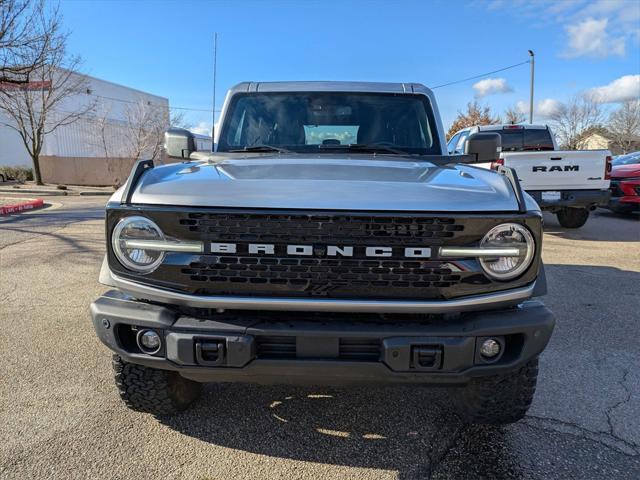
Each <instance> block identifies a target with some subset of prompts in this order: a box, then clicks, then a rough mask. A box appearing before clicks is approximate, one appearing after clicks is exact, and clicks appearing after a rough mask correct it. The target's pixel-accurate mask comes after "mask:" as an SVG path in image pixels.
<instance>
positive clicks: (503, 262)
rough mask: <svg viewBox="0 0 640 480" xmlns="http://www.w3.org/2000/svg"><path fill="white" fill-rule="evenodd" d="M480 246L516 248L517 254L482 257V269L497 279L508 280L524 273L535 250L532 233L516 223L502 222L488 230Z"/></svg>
mask: <svg viewBox="0 0 640 480" xmlns="http://www.w3.org/2000/svg"><path fill="white" fill-rule="evenodd" d="M480 246H481V247H484V248H517V249H518V252H519V253H518V255H515V256H504V257H483V258H481V259H480V264H481V265H482V268H483V270H484V271H485V272H486V273H487V274H488V275H489V276H490V277H493V278H495V279H497V280H510V279H512V278H515V277H517V276H519V275H520V274H522V273H524V272H525V270H527V268H529V265H531V262H532V261H533V254H534V252H535V242H534V240H533V235H531V232H529V230H528V229H527V228H526V227H523V226H522V225H520V224H517V223H503V224H501V225H498V226H496V227H493V228H492V229H491V230H489V233H487V234H486V235H485V236H484V238H483V239H482V242H480Z"/></svg>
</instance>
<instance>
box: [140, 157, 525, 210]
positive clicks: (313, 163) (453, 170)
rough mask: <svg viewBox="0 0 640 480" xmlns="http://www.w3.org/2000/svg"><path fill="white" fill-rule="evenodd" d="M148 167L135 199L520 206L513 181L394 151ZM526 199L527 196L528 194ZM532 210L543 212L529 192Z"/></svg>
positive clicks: (276, 205) (253, 204) (305, 205)
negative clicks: (381, 153) (394, 153)
mask: <svg viewBox="0 0 640 480" xmlns="http://www.w3.org/2000/svg"><path fill="white" fill-rule="evenodd" d="M206 158H207V160H200V161H198V160H193V161H190V162H185V163H178V164H170V165H165V166H161V167H157V168H154V169H152V170H149V171H148V172H146V173H145V174H144V175H143V176H142V178H141V179H140V181H139V183H138V185H137V187H136V189H135V191H134V193H133V195H132V198H131V202H132V203H134V204H153V205H179V206H199V207H231V208H234V207H238V208H273V209H313V210H352V211H353V210H361V211H421V212H424V211H442V212H463V211H466V212H469V211H478V212H480V211H483V212H486V211H515V210H517V208H518V204H517V200H516V197H515V194H514V192H513V189H512V188H511V185H510V184H509V182H508V180H507V179H506V178H504V177H503V176H502V175H499V174H497V173H495V172H492V171H490V170H484V169H481V168H476V167H471V166H466V165H455V166H446V167H438V166H436V165H434V164H433V163H430V162H425V161H416V160H413V159H411V157H397V156H389V155H337V156H336V155H329V154H318V155H302V154H296V155H289V154H287V155H278V154H268V155H264V154H262V155H255V154H233V155H232V154H209V155H208V156H206ZM527 197H528V196H527ZM527 202H528V208H529V209H536V210H537V209H538V207H537V205H536V204H535V202H533V200H532V199H531V198H530V197H528V198H527Z"/></svg>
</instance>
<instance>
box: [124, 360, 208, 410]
mask: <svg viewBox="0 0 640 480" xmlns="http://www.w3.org/2000/svg"><path fill="white" fill-rule="evenodd" d="M113 372H114V377H115V381H116V386H117V387H118V391H119V393H120V398H122V400H123V401H124V403H125V404H126V405H127V407H129V408H131V409H133V410H136V411H138V412H145V413H151V414H153V415H172V414H174V413H178V412H179V411H182V410H184V409H186V408H187V407H188V406H189V405H191V404H192V403H193V402H194V401H195V400H196V399H197V398H198V396H199V395H200V390H201V385H200V384H199V383H198V382H194V381H192V380H188V379H186V378H183V377H181V376H180V374H179V373H177V372H172V371H169V370H158V369H155V368H149V367H144V366H142V365H136V364H134V363H127V362H125V361H123V360H122V359H121V358H120V357H119V356H118V355H114V356H113Z"/></svg>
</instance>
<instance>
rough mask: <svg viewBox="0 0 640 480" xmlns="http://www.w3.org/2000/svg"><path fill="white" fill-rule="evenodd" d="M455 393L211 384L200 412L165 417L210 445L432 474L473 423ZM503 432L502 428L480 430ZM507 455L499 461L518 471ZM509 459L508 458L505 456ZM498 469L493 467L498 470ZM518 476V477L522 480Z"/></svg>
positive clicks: (172, 425)
mask: <svg viewBox="0 0 640 480" xmlns="http://www.w3.org/2000/svg"><path fill="white" fill-rule="evenodd" d="M449 400H450V397H449V394H448V393H447V392H446V391H442V390H429V389H425V388H416V387H404V386H395V387H358V388H320V387H316V388H311V387H309V388H306V387H298V386H272V385H270V386H257V385H243V384H220V385H208V386H207V388H206V389H205V393H204V395H203V397H202V398H201V400H199V401H198V403H197V404H196V405H195V406H194V408H193V409H191V410H189V411H187V412H185V413H183V414H181V415H178V416H175V417H171V418H164V417H161V418H160V421H161V422H162V423H164V424H165V425H167V426H169V427H170V428H172V429H174V430H177V431H179V432H181V433H183V434H185V435H188V436H191V437H195V438H198V439H200V440H202V441H204V442H209V443H213V444H216V445H221V446H224V447H229V448H234V449H238V450H244V451H248V452H253V453H258V454H262V455H269V456H272V457H280V458H289V459H295V460H302V461H308V462H318V463H324V464H335V465H345V466H352V467H360V468H376V469H383V470H391V471H398V472H399V478H401V479H413V478H429V476H430V475H431V473H432V472H433V470H434V468H436V467H437V465H438V464H439V463H440V462H441V461H443V460H444V459H445V458H446V456H447V454H448V453H449V451H450V449H451V448H452V447H453V446H454V444H455V443H456V442H457V441H458V439H459V438H460V436H461V435H463V434H464V432H465V430H466V429H467V428H468V427H466V426H465V425H463V424H462V423H461V422H460V420H459V419H458V418H457V417H456V416H455V415H454V414H453V413H452V411H451V410H450V408H449V405H448V404H449ZM480 428H482V429H489V430H491V431H492V432H494V436H496V437H498V438H499V437H502V429H500V428H497V427H480ZM503 453H504V455H502V454H501V453H499V454H498V455H497V456H494V457H493V458H492V462H494V464H495V462H496V461H498V458H497V457H500V458H501V459H500V460H499V463H500V464H501V465H503V464H504V465H507V464H508V465H509V466H508V467H506V466H505V469H507V470H511V471H517V470H518V468H517V462H514V461H513V459H512V458H511V457H510V455H509V452H508V448H507V449H504V452H503ZM502 457H504V458H502ZM491 471H493V467H492V469H491ZM515 478H517V477H515Z"/></svg>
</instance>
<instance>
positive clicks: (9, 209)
mask: <svg viewBox="0 0 640 480" xmlns="http://www.w3.org/2000/svg"><path fill="white" fill-rule="evenodd" d="M43 206H44V200H42V199H41V198H36V199H35V200H29V201H28V202H22V203H16V204H13V205H7V206H4V207H0V215H9V214H11V213H19V212H23V211H25V210H34V209H36V208H42V207H43Z"/></svg>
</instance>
